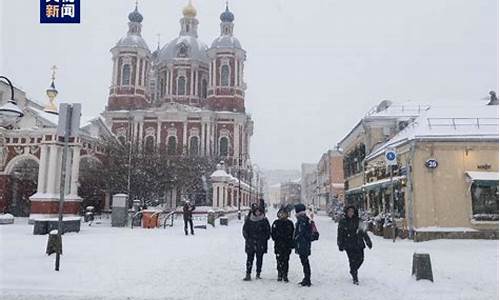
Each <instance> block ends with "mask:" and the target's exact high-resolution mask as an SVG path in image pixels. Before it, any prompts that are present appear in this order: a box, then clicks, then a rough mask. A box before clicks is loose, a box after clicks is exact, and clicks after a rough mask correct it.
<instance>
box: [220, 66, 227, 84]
mask: <svg viewBox="0 0 500 300" xmlns="http://www.w3.org/2000/svg"><path fill="white" fill-rule="evenodd" d="M220 74H221V85H222V86H229V66H228V65H223V66H222V67H221V71H220Z"/></svg>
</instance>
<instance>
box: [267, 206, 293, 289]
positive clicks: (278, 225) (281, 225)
mask: <svg viewBox="0 0 500 300" xmlns="http://www.w3.org/2000/svg"><path fill="white" fill-rule="evenodd" d="M293 229H294V228H293V222H292V221H290V220H289V219H288V210H287V209H286V208H281V209H280V210H279V211H278V219H277V220H275V221H274V222H273V226H271V237H272V239H273V241H274V253H275V254H276V265H277V268H278V281H282V280H283V281H285V282H288V261H289V260H290V253H291V252H292V249H293V248H294V241H293Z"/></svg>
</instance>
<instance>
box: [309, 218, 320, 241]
mask: <svg viewBox="0 0 500 300" xmlns="http://www.w3.org/2000/svg"><path fill="white" fill-rule="evenodd" d="M309 226H311V232H312V234H311V241H317V240H319V231H318V228H317V227H316V224H315V223H314V221H311V223H309Z"/></svg>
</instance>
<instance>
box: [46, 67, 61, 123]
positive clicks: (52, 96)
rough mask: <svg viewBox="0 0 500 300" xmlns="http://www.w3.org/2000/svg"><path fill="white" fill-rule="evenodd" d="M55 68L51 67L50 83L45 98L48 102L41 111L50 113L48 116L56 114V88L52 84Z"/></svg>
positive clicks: (54, 77)
mask: <svg viewBox="0 0 500 300" xmlns="http://www.w3.org/2000/svg"><path fill="white" fill-rule="evenodd" d="M56 70H57V67H56V66H52V77H51V78H52V83H51V84H50V87H49V88H48V89H47V91H46V92H47V97H49V102H48V103H47V105H45V107H44V108H43V111H45V112H47V113H50V114H57V104H56V97H57V94H58V91H57V90H56V86H55V84H54V81H55V80H56Z"/></svg>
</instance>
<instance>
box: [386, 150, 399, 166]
mask: <svg viewBox="0 0 500 300" xmlns="http://www.w3.org/2000/svg"><path fill="white" fill-rule="evenodd" d="M397 158H398V154H397V152H396V150H394V149H387V150H386V151H385V162H386V164H387V165H388V166H395V165H397V164H398V160H397Z"/></svg>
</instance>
